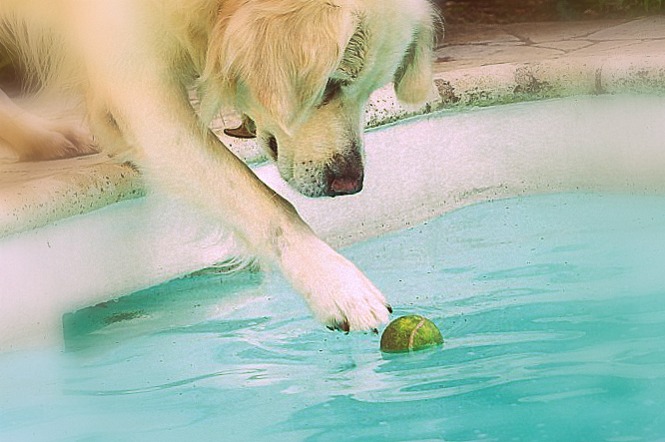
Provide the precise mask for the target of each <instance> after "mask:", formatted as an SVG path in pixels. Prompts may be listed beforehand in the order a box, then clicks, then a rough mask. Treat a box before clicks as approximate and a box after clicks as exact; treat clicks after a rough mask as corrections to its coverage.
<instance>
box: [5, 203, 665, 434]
mask: <svg viewBox="0 0 665 442" xmlns="http://www.w3.org/2000/svg"><path fill="white" fill-rule="evenodd" d="M663 203H665V200H663V199H658V198H651V197H648V198H647V197H644V198H633V199H624V198H621V197H602V196H590V195H586V196H583V195H582V196H572V195H559V196H543V197H534V198H527V199H520V200H510V201H500V202H494V203H488V204H482V205H478V206H474V207H470V208H467V209H463V210H460V211H458V212H455V213H452V214H449V215H447V216H445V217H443V218H441V219H438V220H435V221H431V222H429V223H427V224H426V225H423V226H419V227H415V228H412V229H410V230H408V231H405V232H401V233H399V234H394V235H389V236H387V237H384V238H381V239H377V240H372V241H369V242H367V243H364V244H360V245H357V246H354V247H352V248H350V249H348V250H346V251H345V254H346V255H347V256H349V257H351V258H352V259H353V260H355V261H356V262H357V263H358V264H359V265H360V266H361V267H362V268H363V269H364V270H366V271H367V273H368V274H369V275H370V276H371V277H372V279H373V280H374V281H376V283H377V285H378V286H379V287H380V288H381V289H382V290H383V291H384V292H385V293H386V294H387V295H388V297H389V298H390V300H391V303H392V304H393V306H394V307H395V308H396V315H401V314H412V313H416V314H421V315H424V316H427V317H429V318H430V319H432V320H433V321H434V322H435V323H437V325H438V326H439V327H440V328H441V330H442V332H443V334H444V338H445V339H446V344H445V347H444V349H443V350H442V351H426V352H423V353H419V354H413V355H402V356H390V357H388V356H385V357H384V356H382V355H381V353H380V352H379V350H378V347H379V337H377V336H374V335H372V334H367V335H365V334H355V335H350V336H345V335H341V334H336V333H331V332H328V331H327V330H325V328H323V327H321V326H319V325H318V324H316V323H315V322H314V321H313V320H312V319H311V318H310V316H309V314H308V312H307V309H306V307H305V306H304V304H303V302H302V301H301V300H300V299H299V298H298V297H297V296H296V295H295V294H293V293H292V292H291V290H290V289H289V288H288V286H287V285H286V284H285V283H284V282H283V281H282V280H281V279H280V277H279V276H277V275H268V276H265V277H262V276H261V275H259V274H242V275H235V276H226V275H215V274H211V275H202V276H197V277H196V278H190V279H186V280H182V281H177V282H173V283H171V284H167V285H165V286H162V287H157V288H154V289H151V290H148V291H146V292H142V293H139V294H136V295H133V296H131V297H128V298H125V299H122V300H120V301H118V302H115V303H108V304H105V305H101V306H97V307H95V308H92V309H87V310H85V311H82V312H78V313H76V314H73V315H70V316H68V317H67V320H66V322H67V325H68V344H69V348H70V352H68V353H67V354H65V355H62V356H60V357H56V356H54V355H48V354H43V353H40V354H32V355H12V356H11V357H10V356H3V357H2V358H0V370H2V371H3V372H5V375H3V376H2V377H1V378H2V379H0V391H2V393H3V394H0V440H3V441H4V440H31V441H32V440H36V441H40V440H45V441H46V440H48V441H51V440H71V441H80V440H95V441H97V440H100V441H106V440H110V441H115V440H118V441H131V440H160V441H162V440H167V441H168V440H174V441H182V440H314V441H318V440H437V439H439V440H441V439H445V440H480V439H487V440H510V439H514V440H581V439H582V440H614V441H618V440H654V439H662V438H664V437H665V420H663V418H662V416H663V414H662V403H661V398H662V397H663V396H664V395H665V349H663V345H662V342H663V338H665V303H664V302H663V299H664V297H665V272H663V271H662V269H663V268H664V266H663V265H664V264H665V254H664V253H663V252H662V250H664V248H663V246H665V204H663Z"/></svg>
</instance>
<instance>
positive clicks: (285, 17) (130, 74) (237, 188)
mask: <svg viewBox="0 0 665 442" xmlns="http://www.w3.org/2000/svg"><path fill="white" fill-rule="evenodd" d="M3 1H5V0H3ZM8 1H10V3H7V4H6V5H4V6H0V8H5V11H7V10H8V8H9V6H7V5H12V4H13V3H11V2H12V1H17V0H8ZM35 3H38V4H41V5H42V6H43V7H44V8H47V9H48V8H53V9H52V11H53V13H54V14H56V15H55V17H58V23H56V25H60V28H61V32H62V35H64V40H63V41H66V42H67V43H68V45H67V46H66V47H67V51H70V53H71V54H72V55H73V56H72V57H71V59H73V60H78V63H80V67H82V68H83V71H84V72H85V82H84V83H83V86H84V88H85V90H86V93H87V94H88V105H89V113H90V118H91V123H92V125H93V130H94V132H95V135H96V136H97V137H99V139H100V143H101V144H102V145H105V146H115V147H117V148H119V149H123V150H125V151H126V152H129V153H130V154H131V155H132V159H133V161H134V162H135V163H137V164H138V165H139V167H141V168H142V170H143V171H144V173H145V175H146V177H147V179H148V181H149V183H150V184H151V185H153V186H157V187H159V188H160V189H163V190H165V191H167V192H170V193H172V194H174V195H176V196H178V197H180V198H183V199H186V200H187V201H189V202H191V203H192V204H194V205H195V206H197V207H198V208H199V209H200V210H202V211H205V212H207V213H208V214H210V215H212V216H214V217H215V218H216V219H218V220H219V221H220V222H222V223H225V224H226V225H227V226H229V227H230V228H231V229H232V230H234V231H235V232H236V233H237V234H238V236H239V237H240V238H241V239H242V240H243V241H244V242H245V243H246V244H247V245H248V246H249V248H250V249H251V250H252V251H253V252H254V253H256V254H257V255H259V256H260V257H261V258H263V259H265V260H267V261H268V262H271V263H274V264H275V265H276V266H277V267H278V268H280V269H281V270H282V272H283V273H284V275H285V276H286V277H287V279H288V280H289V281H290V282H291V283H292V285H293V286H294V288H296V290H298V291H299V292H300V293H301V294H302V295H303V297H304V298H305V300H306V301H307V302H308V303H309V305H310V307H311V309H312V311H313V312H314V314H315V316H316V317H317V318H318V319H319V320H321V321H322V322H323V323H324V324H326V325H328V326H329V327H332V328H337V329H341V330H345V331H348V330H371V329H374V328H376V327H378V326H379V325H380V324H381V323H384V322H386V321H387V319H388V307H387V306H386V301H385V298H384V297H383V295H382V294H381V293H380V292H379V291H378V290H377V289H376V287H374V285H373V284H372V283H371V282H370V281H369V280H368V279H367V278H366V277H365V276H364V275H363V274H362V272H360V271H359V270H358V269H357V268H356V267H355V266H354V265H353V264H351V263H350V262H349V261H348V260H346V259H345V258H343V257H342V256H341V255H339V254H338V253H336V252H335V251H334V250H332V249H331V248H330V247H329V246H328V245H326V244H325V243H323V242H322V241H321V240H319V239H318V238H317V237H316V236H315V235H314V234H313V233H312V232H311V230H310V229H309V227H307V225H306V224H305V223H304V221H303V220H302V219H301V218H300V217H299V216H298V214H297V212H296V211H295V209H294V208H293V207H292V206H291V205H290V204H289V203H288V202H287V201H285V200H283V199H282V198H281V197H280V196H279V195H277V194H276V193H275V192H273V191H272V190H271V189H270V188H268V187H267V186H266V185H264V184H263V183H262V182H261V181H260V180H258V179H257V178H256V176H255V175H254V174H253V172H252V171H251V170H250V169H249V168H248V167H247V166H246V165H245V164H243V163H242V162H241V161H240V160H239V159H238V158H236V157H235V156H234V155H233V154H232V153H231V152H230V151H229V150H228V149H227V148H226V147H225V146H224V145H223V144H222V143H221V142H220V141H219V140H218V139H217V138H216V137H215V136H214V135H212V133H211V132H209V131H208V130H207V129H206V122H205V121H202V120H201V119H199V117H198V116H197V115H196V114H195V112H194V111H193V109H192V107H191V105H190V103H189V101H188V95H187V88H188V87H190V86H192V85H194V84H198V86H199V89H200V91H201V93H202V94H203V96H202V101H203V107H204V114H207V115H208V116H210V115H213V114H214V113H215V112H216V111H217V110H218V109H219V108H220V107H221V106H230V107H235V108H236V109H237V110H239V111H242V112H244V113H246V114H247V115H249V116H251V117H252V118H253V119H254V120H255V121H256V123H257V130H258V132H259V133H261V134H264V135H266V134H268V136H272V137H275V138H276V140H277V142H278V144H279V157H278V161H277V162H278V166H279V169H280V172H281V174H282V176H283V177H284V178H285V179H287V180H288V181H289V182H290V183H291V184H292V185H293V186H294V187H295V188H296V189H298V190H300V191H301V192H303V193H306V194H311V195H313V196H318V195H320V192H319V191H320V186H321V185H322V184H321V183H322V180H321V174H322V173H323V172H324V171H325V168H326V167H330V166H331V164H332V163H333V162H334V161H335V158H341V157H351V158H361V157H362V141H361V129H362V124H361V123H362V121H361V114H362V109H363V105H364V103H365V102H366V100H367V99H368V97H369V95H370V93H371V92H372V91H373V90H375V89H377V88H378V87H380V86H382V85H384V84H386V83H388V82H390V81H391V80H392V79H393V78H397V80H398V85H397V92H398V95H399V97H400V98H401V99H403V100H405V101H407V102H413V101H417V100H421V99H424V98H425V97H424V96H421V95H422V91H424V90H427V91H429V89H430V87H431V78H430V76H431V69H430V67H429V65H430V63H431V60H430V58H429V56H430V53H431V47H432V41H431V40H432V35H433V34H432V31H431V27H432V14H431V8H430V5H429V4H428V3H427V2H426V1H425V0H401V1H400V0H271V1H268V0H171V1H163V0H34V1H33V2H31V4H33V5H34V4H35ZM29 9H30V8H28V10H29ZM1 13H2V9H0V14H1ZM26 19H27V20H29V19H30V17H29V16H28V17H27V18H26ZM14 20H15V19H14ZM56 27H57V26H56ZM350 42H353V45H352V44H351V43H350ZM348 48H351V49H348ZM22 49H23V50H25V51H32V52H33V53H38V51H36V50H35V49H34V48H31V47H30V45H29V44H23V47H22ZM347 49H348V50H347ZM66 55H69V53H68V54H66ZM66 58H67V57H62V58H58V59H63V60H64V59H66ZM396 72H399V75H398V76H397V77H395V75H396ZM331 79H334V80H335V81H338V80H339V81H343V87H342V88H341V89H340V93H339V94H336V95H335V96H334V97H332V98H331V99H330V100H328V101H325V102H324V101H323V99H324V91H325V89H326V86H327V84H329V82H330V80H331ZM351 150H355V151H353V152H351ZM349 155H351V156H349ZM332 165H334V164H332ZM358 166H359V167H362V164H360V165H358ZM307 171H309V172H307ZM331 216H334V214H331Z"/></svg>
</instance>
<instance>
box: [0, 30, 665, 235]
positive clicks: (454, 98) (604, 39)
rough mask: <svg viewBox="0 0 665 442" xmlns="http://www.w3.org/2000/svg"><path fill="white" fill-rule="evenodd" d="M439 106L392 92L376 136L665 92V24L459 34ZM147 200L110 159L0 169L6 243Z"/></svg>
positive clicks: (370, 117)
mask: <svg viewBox="0 0 665 442" xmlns="http://www.w3.org/2000/svg"><path fill="white" fill-rule="evenodd" d="M435 72H436V76H435V84H434V85H433V86H434V87H433V98H432V100H431V101H430V102H428V103H427V104H426V105H424V106H422V107H420V108H417V109H406V108H404V107H402V106H400V105H399V104H398V103H397V101H396V99H395V97H394V95H393V93H392V90H391V89H390V88H385V89H383V90H380V91H378V92H377V93H376V94H375V95H374V96H373V98H372V100H371V102H370V104H369V106H368V108H367V125H368V127H377V126H381V125H385V124H389V123H392V122H395V121H397V120H400V119H403V118H406V117H409V116H414V115H421V114H427V113H431V112H434V111H437V110H444V109H459V108H466V107H474V106H490V105H496V104H502V103H510V102H516V101H528V100H538V99H546V98H555V97H563V96H570V95H576V94H606V93H620V92H662V91H665V19H663V18H644V19H637V20H631V21H595V22H581V23H534V24H516V25H507V26H498V25H497V26H489V25H484V26H479V25H475V26H452V27H449V28H448V29H447V35H446V39H445V41H444V42H443V43H442V44H441V45H440V46H439V47H438V48H437V51H436V67H435ZM224 120H225V121H222V119H219V120H217V121H215V122H214V130H215V131H216V132H217V133H218V134H220V137H221V138H222V139H223V140H224V141H225V142H226V143H227V144H228V145H229V146H230V147H231V148H232V149H233V150H234V151H235V152H237V153H238V154H239V155H240V156H241V157H242V158H244V159H245V160H246V161H248V162H249V163H259V162H262V161H264V160H265V157H264V156H263V154H262V153H261V152H260V150H259V149H258V148H257V146H256V144H255V143H254V142H253V141H239V140H234V139H230V138H228V137H225V136H224V135H223V134H221V130H222V129H223V128H224V127H227V126H228V127H230V126H233V125H234V124H235V123H236V122H237V118H236V117H235V116H232V115H227V116H226V117H225V118H224ZM144 193H145V190H144V187H143V183H142V180H141V177H140V174H139V172H138V171H137V170H136V169H135V168H134V167H132V166H131V165H129V164H121V163H119V162H117V161H114V160H112V159H109V158H107V157H106V156H104V155H96V156H93V157H87V158H79V159H75V160H67V161H58V162H51V163H43V164H40V165H34V164H0V237H2V236H7V235H11V234H14V233H17V232H21V231H25V230H30V229H34V228H38V227H40V226H44V225H47V224H49V223H51V222H54V221H56V220H58V219H62V218H66V217H70V216H74V215H79V214H83V213H87V212H90V211H93V210H96V209H99V208H102V207H104V206H107V205H110V204H113V203H115V202H118V201H122V200H126V199H131V198H136V197H139V196H141V195H143V194H144Z"/></svg>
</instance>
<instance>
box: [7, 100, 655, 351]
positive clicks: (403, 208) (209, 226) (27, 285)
mask: <svg viewBox="0 0 665 442" xmlns="http://www.w3.org/2000/svg"><path fill="white" fill-rule="evenodd" d="M664 116H665V99H661V98H659V97H648V96H643V97H628V96H627V97H576V98H568V99H565V100H548V101H543V102H539V103H517V104H511V105H506V106H502V107H500V108H496V107H493V108H482V109H481V108H478V109H468V110H464V111H455V112H452V111H443V112H439V113H436V114H431V115H429V116H423V117H418V118H413V119H410V120H405V121H401V122H399V123H398V124H393V125H390V126H384V127H382V128H379V129H373V130H370V131H369V133H368V134H367V136H366V151H367V158H366V162H367V171H366V172H367V173H366V184H365V189H364V190H363V192H361V193H360V194H358V195H355V196H349V197H343V198H335V199H310V198H305V197H303V196H301V195H299V194H297V193H296V192H294V191H293V190H292V189H290V188H289V187H288V186H287V185H286V184H285V183H284V182H283V181H282V180H281V179H280V178H279V176H278V173H277V171H276V169H275V168H274V167H273V166H272V165H262V166H258V167H256V169H255V170H256V172H257V174H258V175H259V176H260V177H261V179H263V180H264V181H265V182H266V183H268V184H269V185H270V186H271V187H273V188H274V189H275V190H277V191H278V192H279V193H280V194H282V195H284V196H285V197H286V198H288V199H289V200H290V201H292V202H293V203H294V204H295V206H296V207H297V208H298V210H299V211H300V213H301V214H302V216H303V217H304V218H305V219H306V220H307V221H308V222H309V223H310V224H311V225H312V227H313V228H314V230H315V231H316V232H318V233H319V234H320V235H321V236H323V237H324V238H325V239H326V240H327V241H329V242H331V243H332V244H333V245H334V246H336V247H341V246H345V245H349V244H352V243H355V242H357V241H360V240H364V239H367V238H371V237H375V236H379V235H381V234H383V233H385V232H389V231H393V230H397V229H401V228H405V227H409V226H413V225H414V224H417V223H420V222H422V221H425V220H427V219H431V218H433V217H435V216H438V215H441V214H443V213H446V212H448V211H451V210H454V209H456V208H459V207H462V206H465V205H468V204H472V203H475V202H480V201H487V200H494V199H500V198H507V197H513V196H519V195H526V194H534V193H552V192H569V191H580V190H582V191H596V190H608V189H609V190H620V191H631V192H640V193H651V192H657V191H659V190H661V189H662V188H663V184H665V183H663V181H664V180H663V179H662V178H661V175H662V174H661V173H660V171H661V170H663V166H665V160H664V159H663V154H662V151H663V149H662V148H661V147H662V142H661V140H663V139H665V125H663V124H658V123H659V122H660V121H662V119H663V118H664ZM544 122H547V123H546V124H544ZM637 140H639V141H637ZM629 159H630V161H628V160H629ZM640 159H641V160H640ZM0 250H2V253H0V266H1V268H3V269H11V271H9V272H7V273H6V274H5V275H3V278H1V279H0V305H2V309H0V336H1V337H2V338H1V339H0V347H2V348H4V349H7V348H16V347H19V346H25V345H34V344H36V343H40V342H53V340H57V339H59V338H60V336H61V333H60V332H59V330H60V327H61V317H62V314H63V313H65V312H71V311H74V310H77V309H80V308H83V307H86V306H90V305H94V304H97V303H100V302H104V301H108V300H110V299H114V298H117V297H119V296H122V295H125V294H129V293H132V292H134V291H137V290H140V289H143V288H147V287H150V286H153V285H156V284H159V283H162V282H165V281H168V280H170V279H173V278H177V277H181V276H184V275H187V274H189V273H191V272H194V271H197V270H199V269H203V268H206V267H210V266H213V265H215V264H217V263H220V262H224V261H227V260H230V259H234V258H235V257H237V256H239V254H242V251H241V249H239V248H238V245H237V244H235V242H234V239H233V238H232V237H230V236H229V234H228V233H227V232H225V231H224V230H223V229H221V228H220V227H219V226H218V225H217V224H216V223H215V222H213V221H211V220H209V219H206V218H205V217H203V216H201V215H200V214H199V213H196V212H195V211H193V210H192V209H190V208H188V207H187V206H186V205H184V204H183V203H182V202H177V201H170V200H169V199H168V198H166V197H164V196H159V195H149V196H147V197H146V196H143V197H140V198H135V199H129V200H125V201H122V202H120V203H117V204H113V205H110V206H107V207H105V208H103V209H101V210H97V211H94V212H91V213H88V214H86V215H82V216H77V217H72V218H67V219H63V220H60V221H57V222H54V223H51V224H50V225H49V226H46V227H43V228H40V229H36V230H32V231H27V232H24V233H22V234H18V235H10V236H8V237H5V238H4V239H2V240H0Z"/></svg>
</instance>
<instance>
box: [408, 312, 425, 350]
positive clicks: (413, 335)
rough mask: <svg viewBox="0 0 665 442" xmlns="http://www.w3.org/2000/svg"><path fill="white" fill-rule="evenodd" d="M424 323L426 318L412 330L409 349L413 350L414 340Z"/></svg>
mask: <svg viewBox="0 0 665 442" xmlns="http://www.w3.org/2000/svg"><path fill="white" fill-rule="evenodd" d="M423 325H425V318H422V319H421V320H420V322H419V323H418V325H416V326H415V328H414V329H413V331H411V335H410V336H409V350H413V341H414V340H415V339H416V333H417V332H418V330H420V328H421V327H422V326H423Z"/></svg>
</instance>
